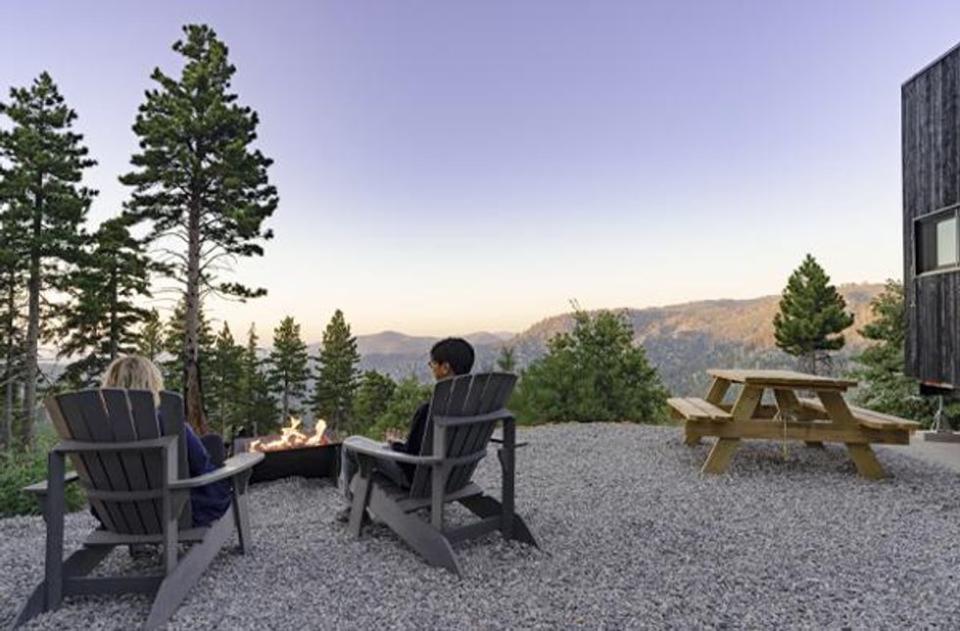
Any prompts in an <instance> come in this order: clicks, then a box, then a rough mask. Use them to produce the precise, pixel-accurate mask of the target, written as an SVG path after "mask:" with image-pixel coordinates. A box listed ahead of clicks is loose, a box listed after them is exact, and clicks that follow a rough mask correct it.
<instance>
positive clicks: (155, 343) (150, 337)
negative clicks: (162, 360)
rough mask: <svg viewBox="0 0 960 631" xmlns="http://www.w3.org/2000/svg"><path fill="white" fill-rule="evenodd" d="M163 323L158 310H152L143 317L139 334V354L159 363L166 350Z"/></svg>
mask: <svg viewBox="0 0 960 631" xmlns="http://www.w3.org/2000/svg"><path fill="white" fill-rule="evenodd" d="M163 347H164V331H163V321H162V320H161V319H160V313H159V312H158V311H157V310H156V309H151V310H150V311H148V312H147V313H146V314H145V315H144V317H143V323H142V324H141V325H140V332H139V333H138V334H137V354H139V355H143V356H144V357H146V358H147V359H149V360H151V361H154V362H155V361H157V359H159V357H160V354H161V353H163V350H164V348H163Z"/></svg>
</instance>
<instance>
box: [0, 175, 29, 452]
mask: <svg viewBox="0 0 960 631" xmlns="http://www.w3.org/2000/svg"><path fill="white" fill-rule="evenodd" d="M4 182H5V180H4V177H3V169H2V165H0V365H2V371H0V393H2V397H3V402H2V409H0V448H7V447H10V446H11V445H12V438H13V421H14V418H15V417H16V416H19V414H20V400H19V399H20V396H19V395H20V391H21V388H20V385H21V383H22V373H23V359H24V358H23V342H24V340H23V334H22V332H23V329H24V326H23V311H24V309H23V307H24V291H25V287H26V267H25V266H24V261H23V259H21V258H20V256H18V252H19V251H21V250H22V248H21V246H20V240H21V239H22V233H23V231H22V226H21V225H20V224H19V223H18V222H16V221H14V220H13V213H12V212H11V209H10V206H9V205H8V204H6V202H5V201H4V199H5V198H4V195H5V189H4Z"/></svg>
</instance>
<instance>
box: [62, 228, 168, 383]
mask: <svg viewBox="0 0 960 631" xmlns="http://www.w3.org/2000/svg"><path fill="white" fill-rule="evenodd" d="M127 223H128V221H127V220H126V219H125V218H124V217H117V218H114V219H109V220H107V221H105V222H103V223H102V224H101V225H100V228H99V229H98V230H97V232H96V233H95V234H94V235H93V237H92V239H91V243H90V251H89V252H88V253H87V254H86V255H85V256H84V257H83V259H82V261H81V265H79V266H78V267H77V269H76V270H75V271H74V272H73V273H72V274H70V276H69V290H68V291H69V293H70V294H71V295H72V296H73V300H72V301H71V302H70V303H69V304H68V305H66V306H65V307H64V314H63V319H62V321H61V325H60V338H61V340H62V343H61V345H60V348H59V354H60V356H61V357H73V358H74V361H72V362H71V363H70V364H69V365H68V366H67V368H66V370H65V371H64V374H63V375H62V376H61V379H62V380H63V381H65V382H67V383H69V384H70V385H71V386H73V387H75V388H87V387H91V386H93V385H95V384H97V383H99V378H100V375H102V374H103V371H104V369H105V368H106V367H107V365H108V364H109V363H110V362H111V361H113V360H114V359H116V358H117V357H118V356H119V355H121V354H128V353H132V352H135V351H136V350H137V346H138V345H137V342H138V329H139V327H140V325H141V323H142V322H144V321H145V319H146V318H147V317H148V315H149V312H148V311H147V310H146V309H144V308H143V307H141V306H139V305H138V304H137V301H138V300H139V299H140V298H144V297H149V296H150V272H151V265H150V262H149V260H148V259H147V256H146V254H144V251H143V244H142V243H141V242H140V241H138V240H137V239H135V238H134V237H133V236H132V235H131V234H130V230H129V229H128V226H127Z"/></svg>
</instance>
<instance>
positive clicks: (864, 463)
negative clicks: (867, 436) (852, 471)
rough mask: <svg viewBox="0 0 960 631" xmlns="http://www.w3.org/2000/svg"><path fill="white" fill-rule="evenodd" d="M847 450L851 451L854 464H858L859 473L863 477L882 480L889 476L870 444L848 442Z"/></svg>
mask: <svg viewBox="0 0 960 631" xmlns="http://www.w3.org/2000/svg"><path fill="white" fill-rule="evenodd" d="M847 451H849V452H850V458H851V459H852V460H853V464H855V465H856V466H857V473H859V474H860V475H862V476H863V477H865V478H867V479H869V480H880V479H882V478H885V477H886V476H887V474H886V473H885V472H884V470H883V466H882V465H881V464H880V461H879V460H877V456H876V454H875V453H873V449H872V448H871V447H870V445H869V444H867V443H847Z"/></svg>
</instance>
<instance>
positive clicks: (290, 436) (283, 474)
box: [233, 419, 340, 484]
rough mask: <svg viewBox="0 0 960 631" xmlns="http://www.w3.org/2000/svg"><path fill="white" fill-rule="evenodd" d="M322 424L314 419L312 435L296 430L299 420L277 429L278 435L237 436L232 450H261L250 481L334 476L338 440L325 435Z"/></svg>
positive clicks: (338, 448)
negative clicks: (261, 454) (261, 457)
mask: <svg viewBox="0 0 960 631" xmlns="http://www.w3.org/2000/svg"><path fill="white" fill-rule="evenodd" d="M326 425H327V424H326V423H325V422H324V421H317V427H316V428H315V429H314V431H313V433H312V434H307V433H304V432H302V431H301V430H300V421H299V419H291V420H290V425H288V426H287V427H284V428H281V430H280V431H281V432H282V433H281V434H274V435H272V436H261V437H259V438H237V439H235V440H234V441H233V452H234V453H242V452H246V451H260V452H263V454H264V458H263V460H261V461H260V463H258V464H257V465H256V466H255V467H254V468H253V473H252V474H251V476H250V483H251V484H256V483H257V482H269V481H270V480H279V479H280V478H289V477H294V476H297V477H302V478H332V479H334V480H336V479H337V474H338V471H339V465H340V443H334V442H331V441H330V440H329V439H328V438H327V436H326Z"/></svg>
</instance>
